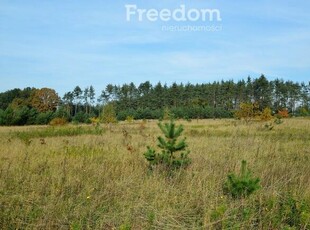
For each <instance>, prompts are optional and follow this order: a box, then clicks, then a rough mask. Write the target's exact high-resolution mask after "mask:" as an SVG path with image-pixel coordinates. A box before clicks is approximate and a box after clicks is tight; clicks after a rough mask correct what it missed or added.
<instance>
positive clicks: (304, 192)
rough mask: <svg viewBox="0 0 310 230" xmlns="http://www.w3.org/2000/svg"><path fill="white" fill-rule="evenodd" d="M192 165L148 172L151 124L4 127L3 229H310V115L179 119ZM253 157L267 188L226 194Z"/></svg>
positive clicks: (0, 158) (0, 149) (0, 153)
mask: <svg viewBox="0 0 310 230" xmlns="http://www.w3.org/2000/svg"><path fill="white" fill-rule="evenodd" d="M177 123H178V124H180V123H182V124H183V125H184V128H185V131H184V136H186V137H187V143H188V145H189V149H190V150H191V153H190V155H189V157H190V158H191V159H192V164H191V165H190V166H189V168H187V169H186V170H180V171H179V172H177V173H175V174H174V175H173V176H170V177H167V176H166V175H165V174H164V173H162V172H160V171H158V170H157V171H156V170H155V171H153V173H150V172H149V171H148V164H147V162H146V160H145V158H144V156H143V153H144V152H145V150H146V146H147V145H150V146H154V147H156V142H157V140H156V138H157V136H158V135H160V130H159V129H158V127H157V125H156V122H155V121H149V122H142V121H135V122H133V123H126V122H125V123H119V124H116V125H113V126H111V127H107V126H104V125H102V126H100V127H99V126H91V125H90V126H73V125H72V126H71V125H68V126H64V127H47V126H46V127H39V126H37V127H0V229H310V120H309V119H286V120H284V123H283V124H280V125H276V124H275V125H274V128H273V129H272V130H269V129H268V128H265V127H264V124H265V123H252V124H249V125H246V124H243V123H242V122H241V121H236V120H199V121H196V120H193V121H192V122H187V121H177ZM241 160H246V161H247V162H248V165H249V168H250V169H251V171H252V172H253V175H255V176H256V177H259V178H260V179H261V189H260V190H258V191H257V192H255V193H254V194H252V195H251V196H250V197H248V198H244V199H233V198H231V197H229V196H227V195H225V194H224V193H223V189H222V186H223V183H224V181H225V180H226V178H227V175H228V173H230V172H238V171H239V169H240V162H241Z"/></svg>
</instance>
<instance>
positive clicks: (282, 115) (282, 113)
mask: <svg viewBox="0 0 310 230" xmlns="http://www.w3.org/2000/svg"><path fill="white" fill-rule="evenodd" d="M276 117H278V118H289V117H290V115H289V112H288V110H287V109H281V110H279V111H278V113H277V115H276Z"/></svg>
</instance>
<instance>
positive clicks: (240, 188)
mask: <svg viewBox="0 0 310 230" xmlns="http://www.w3.org/2000/svg"><path fill="white" fill-rule="evenodd" d="M259 182H260V179H259V178H254V177H252V174H251V172H250V171H249V170H248V169H247V162H246V161H245V160H243V161H242V163H241V173H240V175H236V174H234V173H231V174H229V175H228V176H227V180H226V181H225V183H224V187H223V189H224V193H225V194H229V195H231V196H232V197H233V198H242V197H247V196H249V195H251V194H252V193H253V192H255V191H256V190H258V189H259V188H260V185H259Z"/></svg>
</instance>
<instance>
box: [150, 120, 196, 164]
mask: <svg viewBox="0 0 310 230" xmlns="http://www.w3.org/2000/svg"><path fill="white" fill-rule="evenodd" d="M158 127H159V128H160V130H161V131H162V132H163V134H164V137H161V136H159V137H158V138H157V140H158V145H157V146H158V147H159V148H160V149H161V152H160V153H157V152H156V151H155V150H154V149H153V148H151V147H149V146H148V147H147V151H146V152H145V153H144V156H145V158H146V159H147V160H148V161H149V163H150V168H152V167H153V166H155V165H164V166H165V167H166V168H167V169H178V168H181V167H186V166H188V165H189V164H190V162H191V160H190V158H188V154H189V151H188V150H186V148H187V144H186V143H185V138H183V139H181V140H179V141H178V140H177V139H178V138H179V137H180V136H181V134H182V132H183V130H184V128H183V126H182V125H179V126H176V125H175V123H174V122H173V121H172V120H171V121H170V123H164V124H162V123H159V124H158Z"/></svg>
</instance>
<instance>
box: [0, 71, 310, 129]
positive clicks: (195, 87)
mask: <svg viewBox="0 0 310 230" xmlns="http://www.w3.org/2000/svg"><path fill="white" fill-rule="evenodd" d="M241 103H256V104H257V105H258V108H259V110H260V111H263V109H265V108H270V109H271V111H272V113H273V114H275V113H277V111H279V110H282V109H285V110H287V111H288V112H289V114H290V116H309V115H310V81H309V82H293V81H284V80H282V79H275V80H270V81H269V80H268V79H267V78H266V77H265V76H264V75H261V76H260V77H259V78H251V77H248V78H247V79H243V80H239V81H237V82H235V81H233V80H227V81H224V80H222V81H216V82H213V83H201V84H191V83H187V84H183V83H180V84H178V83H173V84H171V85H167V84H162V83H161V82H158V83H157V84H154V85H152V84H151V83H150V82H149V81H146V82H144V83H141V84H139V85H135V84H134V83H129V84H123V85H112V84H108V85H106V87H105V89H103V90H102V91H101V92H100V93H99V94H97V95H96V92H95V89H94V87H93V86H89V87H86V88H84V89H82V88H81V87H80V86H76V87H74V88H73V90H72V91H70V92H66V93H65V94H64V95H63V97H62V98H61V97H60V96H59V95H58V93H57V92H56V91H55V90H54V89H50V88H42V89H37V88H33V87H27V88H24V89H17V88H16V89H12V90H8V91H6V92H3V93H0V125H7V126H12V125H35V124H41V125H43V124H49V122H50V121H51V120H53V119H54V118H63V119H65V120H66V121H68V122H75V123H90V122H91V118H100V117H101V116H102V111H103V108H104V107H105V106H107V105H110V106H111V105H112V107H113V110H114V111H115V116H116V118H117V120H125V119H126V118H128V117H131V118H133V119H161V118H163V116H164V113H165V111H166V110H169V112H170V113H171V114H173V116H174V117H175V118H182V119H206V118H232V117H233V116H234V111H236V110H237V109H238V108H239V106H240V104H241Z"/></svg>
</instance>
